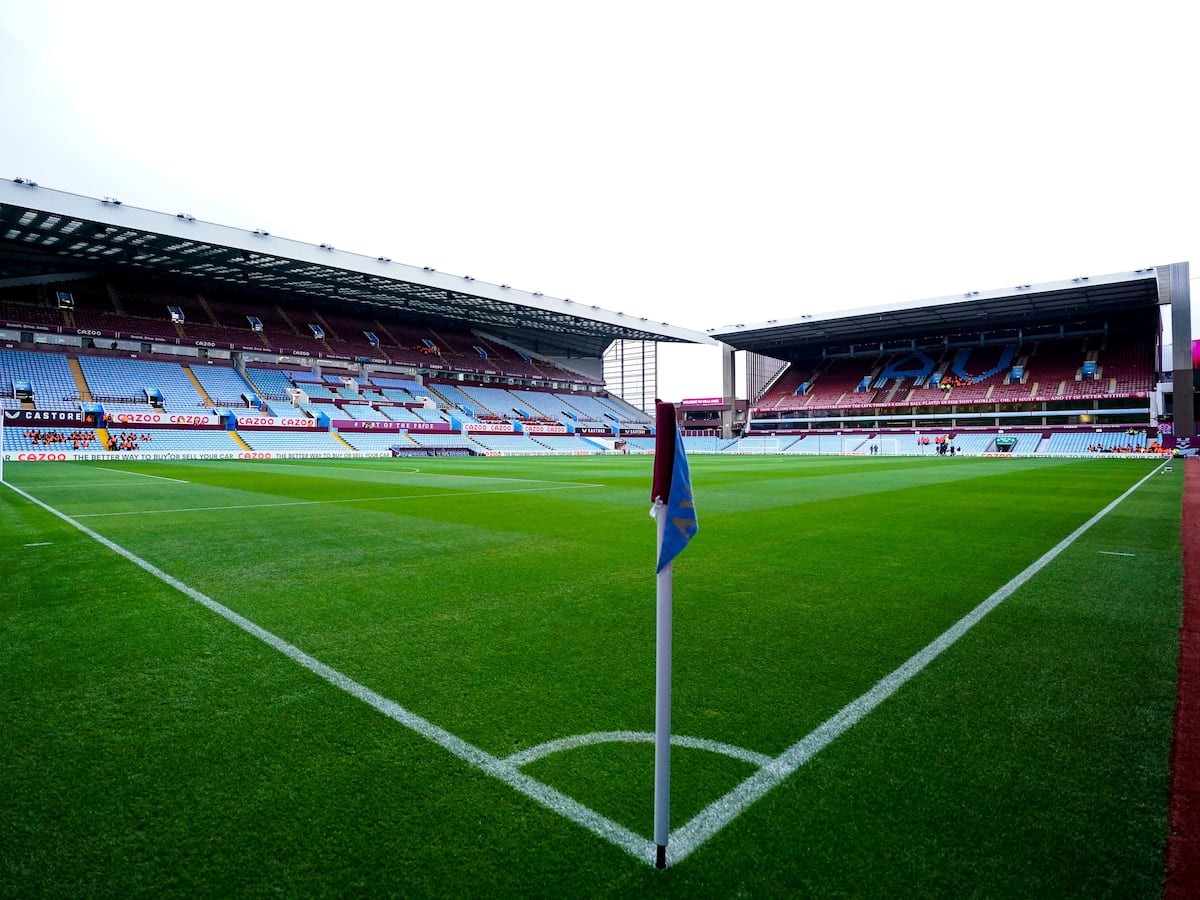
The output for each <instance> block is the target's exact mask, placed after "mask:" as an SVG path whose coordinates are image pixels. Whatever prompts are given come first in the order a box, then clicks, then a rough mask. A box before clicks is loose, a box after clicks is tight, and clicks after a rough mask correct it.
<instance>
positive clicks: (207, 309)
mask: <svg viewBox="0 0 1200 900" xmlns="http://www.w3.org/2000/svg"><path fill="white" fill-rule="evenodd" d="M196 301H197V302H198V303H199V304H200V308H201V309H202V310H204V314H205V315H206V316H208V322H209V324H210V325H212V326H213V327H214V328H221V327H222V326H221V323H220V322H218V321H217V317H216V315H215V314H214V313H213V311H212V307H211V306H209V305H208V301H207V300H206V299H204V295H203V294H199V293H198V294H196Z"/></svg>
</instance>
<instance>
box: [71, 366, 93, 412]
mask: <svg viewBox="0 0 1200 900" xmlns="http://www.w3.org/2000/svg"><path fill="white" fill-rule="evenodd" d="M67 368H68V369H70V370H71V377H72V378H73V379H75V389H76V390H78V391H79V399H80V400H82V401H83V402H85V403H91V402H92V389H91V388H89V387H88V383H87V379H86V378H84V377H83V368H82V367H81V366H80V365H79V360H78V359H76V358H75V357H74V356H68V357H67Z"/></svg>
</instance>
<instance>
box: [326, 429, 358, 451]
mask: <svg viewBox="0 0 1200 900" xmlns="http://www.w3.org/2000/svg"><path fill="white" fill-rule="evenodd" d="M330 434H331V435H332V436H333V437H334V438H336V439H337V440H338V442H339V443H342V444H346V439H345V438H344V437H342V436H341V435H340V434H338V433H337V432H336V431H331V432H330ZM346 449H347V450H356V449H357V448H355V447H351V446H350V445H349V444H346Z"/></svg>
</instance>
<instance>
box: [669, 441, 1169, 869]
mask: <svg viewBox="0 0 1200 900" xmlns="http://www.w3.org/2000/svg"><path fill="white" fill-rule="evenodd" d="M1163 465H1165V463H1164V464H1163ZM1161 468H1162V466H1159V467H1158V468H1156V469H1155V470H1154V471H1152V472H1151V473H1150V474H1149V475H1146V476H1145V477H1144V478H1142V480H1141V481H1139V482H1137V484H1135V485H1133V487H1131V488H1129V490H1127V491H1125V493H1123V494H1121V496H1119V497H1117V498H1116V499H1115V500H1113V501H1112V502H1111V503H1109V504H1108V505H1107V506H1106V507H1104V508H1103V509H1102V510H1100V511H1099V512H1098V513H1096V514H1095V515H1094V516H1092V517H1091V518H1090V519H1088V520H1087V521H1086V522H1084V523H1083V524H1082V525H1080V526H1079V527H1078V528H1076V529H1075V530H1074V531H1072V532H1071V533H1070V534H1069V535H1067V536H1066V537H1065V538H1063V539H1062V540H1061V541H1059V542H1058V543H1057V544H1055V545H1054V546H1053V547H1052V548H1050V549H1049V550H1047V551H1046V552H1045V553H1044V554H1042V556H1041V557H1039V558H1038V559H1037V560H1035V561H1034V562H1033V563H1031V564H1030V565H1029V566H1027V567H1026V568H1025V569H1024V570H1023V571H1022V572H1020V573H1019V574H1018V575H1016V576H1015V577H1014V578H1013V579H1012V580H1011V581H1009V582H1008V583H1007V584H1005V585H1004V586H1003V587H1001V588H1000V589H998V590H997V591H996V592H995V593H994V594H992V595H991V596H990V597H988V598H987V599H986V600H984V601H983V602H982V603H980V604H979V605H978V606H976V607H975V608H974V609H972V610H971V611H970V612H969V613H967V614H966V615H965V616H963V617H962V618H961V619H959V620H958V621H957V622H955V623H954V624H953V625H951V626H950V627H949V628H948V629H946V631H944V632H942V634H941V635H939V636H938V637H936V638H934V639H933V641H931V642H930V643H929V644H927V645H926V646H925V647H924V648H923V649H921V650H918V651H917V652H916V653H915V654H913V655H912V656H911V657H909V659H908V660H907V661H906V662H904V663H903V664H901V665H900V666H899V667H898V668H897V669H895V670H894V671H892V672H891V673H890V674H888V675H886V676H885V677H884V678H882V679H881V680H880V681H879V682H878V683H876V684H875V686H874V687H872V688H871V689H870V690H869V691H867V692H866V693H864V694H863V695H861V696H860V697H858V698H857V699H855V700H851V701H850V702H849V703H847V704H846V705H845V706H843V707H842V708H841V709H840V710H838V711H837V712H836V713H834V714H833V715H832V716H830V717H829V718H828V719H826V720H825V721H824V722H823V723H821V724H820V725H818V726H817V727H816V728H815V729H813V731H811V732H810V733H809V734H807V735H806V736H805V737H803V738H801V739H800V740H799V741H797V742H796V743H794V744H793V745H792V746H790V747H788V748H787V749H786V750H784V751H783V753H781V754H780V755H779V756H777V757H775V759H773V760H772V761H771V762H770V763H769V764H767V765H766V766H764V767H763V768H762V769H760V770H759V771H758V772H756V773H755V774H753V775H751V776H750V777H749V778H747V779H746V780H745V781H743V782H742V783H741V784H739V785H738V786H737V787H735V788H734V789H733V790H732V791H730V792H729V793H727V794H726V795H725V796H724V797H722V798H721V799H719V800H717V801H716V802H715V803H712V804H710V805H709V806H708V807H707V808H705V809H704V810H702V811H701V812H700V813H699V814H697V815H696V816H695V818H693V819H692V820H691V821H690V822H687V823H686V824H684V825H682V826H680V828H679V829H678V830H676V831H673V832H671V835H670V840H669V841H668V843H667V864H668V865H670V864H672V863H678V862H681V861H682V860H684V859H686V858H687V857H688V855H689V854H691V853H692V851H694V850H695V849H696V848H697V847H699V846H700V845H701V844H703V843H704V842H705V841H707V840H708V839H709V838H711V837H712V836H713V835H715V834H716V833H717V832H718V831H720V830H721V829H722V828H724V827H725V826H726V825H728V824H729V823H730V822H732V821H733V820H734V819H735V818H737V817H738V816H739V815H741V814H742V813H743V812H745V810H746V809H748V808H749V807H750V805H751V804H753V803H754V802H755V801H757V800H759V799H761V798H762V797H763V796H764V795H765V794H766V793H767V792H768V791H770V790H771V789H772V788H775V787H776V786H778V785H779V784H780V783H782V782H783V781H784V780H785V779H786V778H789V777H791V776H792V775H793V774H794V773H795V772H796V771H797V770H798V769H799V768H800V767H801V766H803V765H804V764H805V763H807V762H808V761H809V760H811V759H812V758H813V757H814V756H816V755H817V754H818V753H820V752H821V751H822V750H824V749H825V748H826V747H828V746H829V745H830V744H831V743H832V742H833V741H834V740H835V739H836V738H838V737H840V736H841V735H843V734H845V733H846V732H847V731H849V730H850V729H851V728H852V727H853V726H855V725H857V724H858V723H859V722H861V721H862V720H863V719H864V718H865V717H866V716H867V715H868V714H869V713H870V712H871V711H872V710H874V709H875V708H876V707H877V706H879V705H880V704H881V703H883V702H884V701H885V700H887V699H888V698H889V697H891V696H892V694H894V693H896V691H898V690H899V689H900V688H901V687H903V686H904V685H905V684H907V683H908V682H909V681H910V680H911V679H912V678H914V677H915V676H916V675H917V674H918V673H920V672H921V671H922V670H923V669H924V668H925V667H926V666H928V665H929V664H930V663H931V662H933V661H934V660H935V659H937V658H938V657H939V656H941V655H942V653H943V652H944V651H946V650H948V649H949V648H950V647H952V646H953V645H954V644H955V642H957V641H958V639H959V638H961V637H962V636H963V635H965V634H966V633H967V632H968V631H970V630H971V629H972V628H974V627H975V625H977V624H978V623H979V621H980V620H981V619H983V617H984V616H986V615H987V614H988V613H989V612H991V611H992V610H993V609H995V608H996V607H997V606H999V605H1000V604H1001V603H1002V602H1004V601H1005V600H1006V599H1008V597H1010V596H1011V595H1012V594H1014V593H1015V592H1016V591H1017V589H1018V588H1020V587H1022V586H1023V585H1024V584H1025V583H1026V582H1027V581H1029V580H1030V579H1031V578H1033V577H1034V576H1035V575H1037V574H1038V573H1039V572H1040V571H1042V569H1044V568H1046V566H1048V565H1049V564H1050V563H1051V562H1053V561H1054V560H1055V559H1056V558H1057V557H1058V556H1059V554H1061V553H1062V552H1063V551H1064V550H1066V549H1067V548H1068V547H1070V546H1071V545H1072V544H1074V543H1075V541H1077V540H1078V539H1079V538H1080V537H1082V536H1083V535H1084V534H1085V533H1086V532H1087V531H1088V530H1089V529H1090V528H1091V527H1092V526H1093V525H1095V524H1096V523H1097V522H1099V521H1100V520H1101V519H1103V518H1104V517H1105V516H1107V515H1108V514H1109V513H1110V512H1112V511H1113V510H1114V509H1116V508H1117V506H1118V505H1120V504H1121V502H1122V501H1124V500H1125V499H1126V498H1127V497H1129V495H1131V494H1132V493H1133V492H1134V491H1136V490H1137V489H1138V488H1140V487H1141V486H1142V485H1143V484H1145V483H1146V482H1147V481H1149V480H1150V479H1151V478H1153V477H1154V476H1155V475H1157V474H1158V472H1159V469H1161Z"/></svg>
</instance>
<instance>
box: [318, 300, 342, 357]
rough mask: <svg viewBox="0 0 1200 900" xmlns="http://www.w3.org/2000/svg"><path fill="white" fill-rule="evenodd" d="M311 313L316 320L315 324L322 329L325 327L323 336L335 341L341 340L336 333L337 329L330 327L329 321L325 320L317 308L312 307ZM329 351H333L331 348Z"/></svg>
mask: <svg viewBox="0 0 1200 900" xmlns="http://www.w3.org/2000/svg"><path fill="white" fill-rule="evenodd" d="M312 315H313V318H314V319H316V320H317V324H318V325H320V326H321V327H322V328H323V329H325V337H327V338H333V339H334V340H335V341H340V340H341V337H340V336H339V335H338V333H337V330H336V329H334V328H331V327H330V325H329V323H328V322H326V321H325V317H324V316H322V315H321V313H320V311H319V310H315V309H314V310H313V311H312ZM330 352H331V353H332V352H333V351H332V350H331V351H330Z"/></svg>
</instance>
